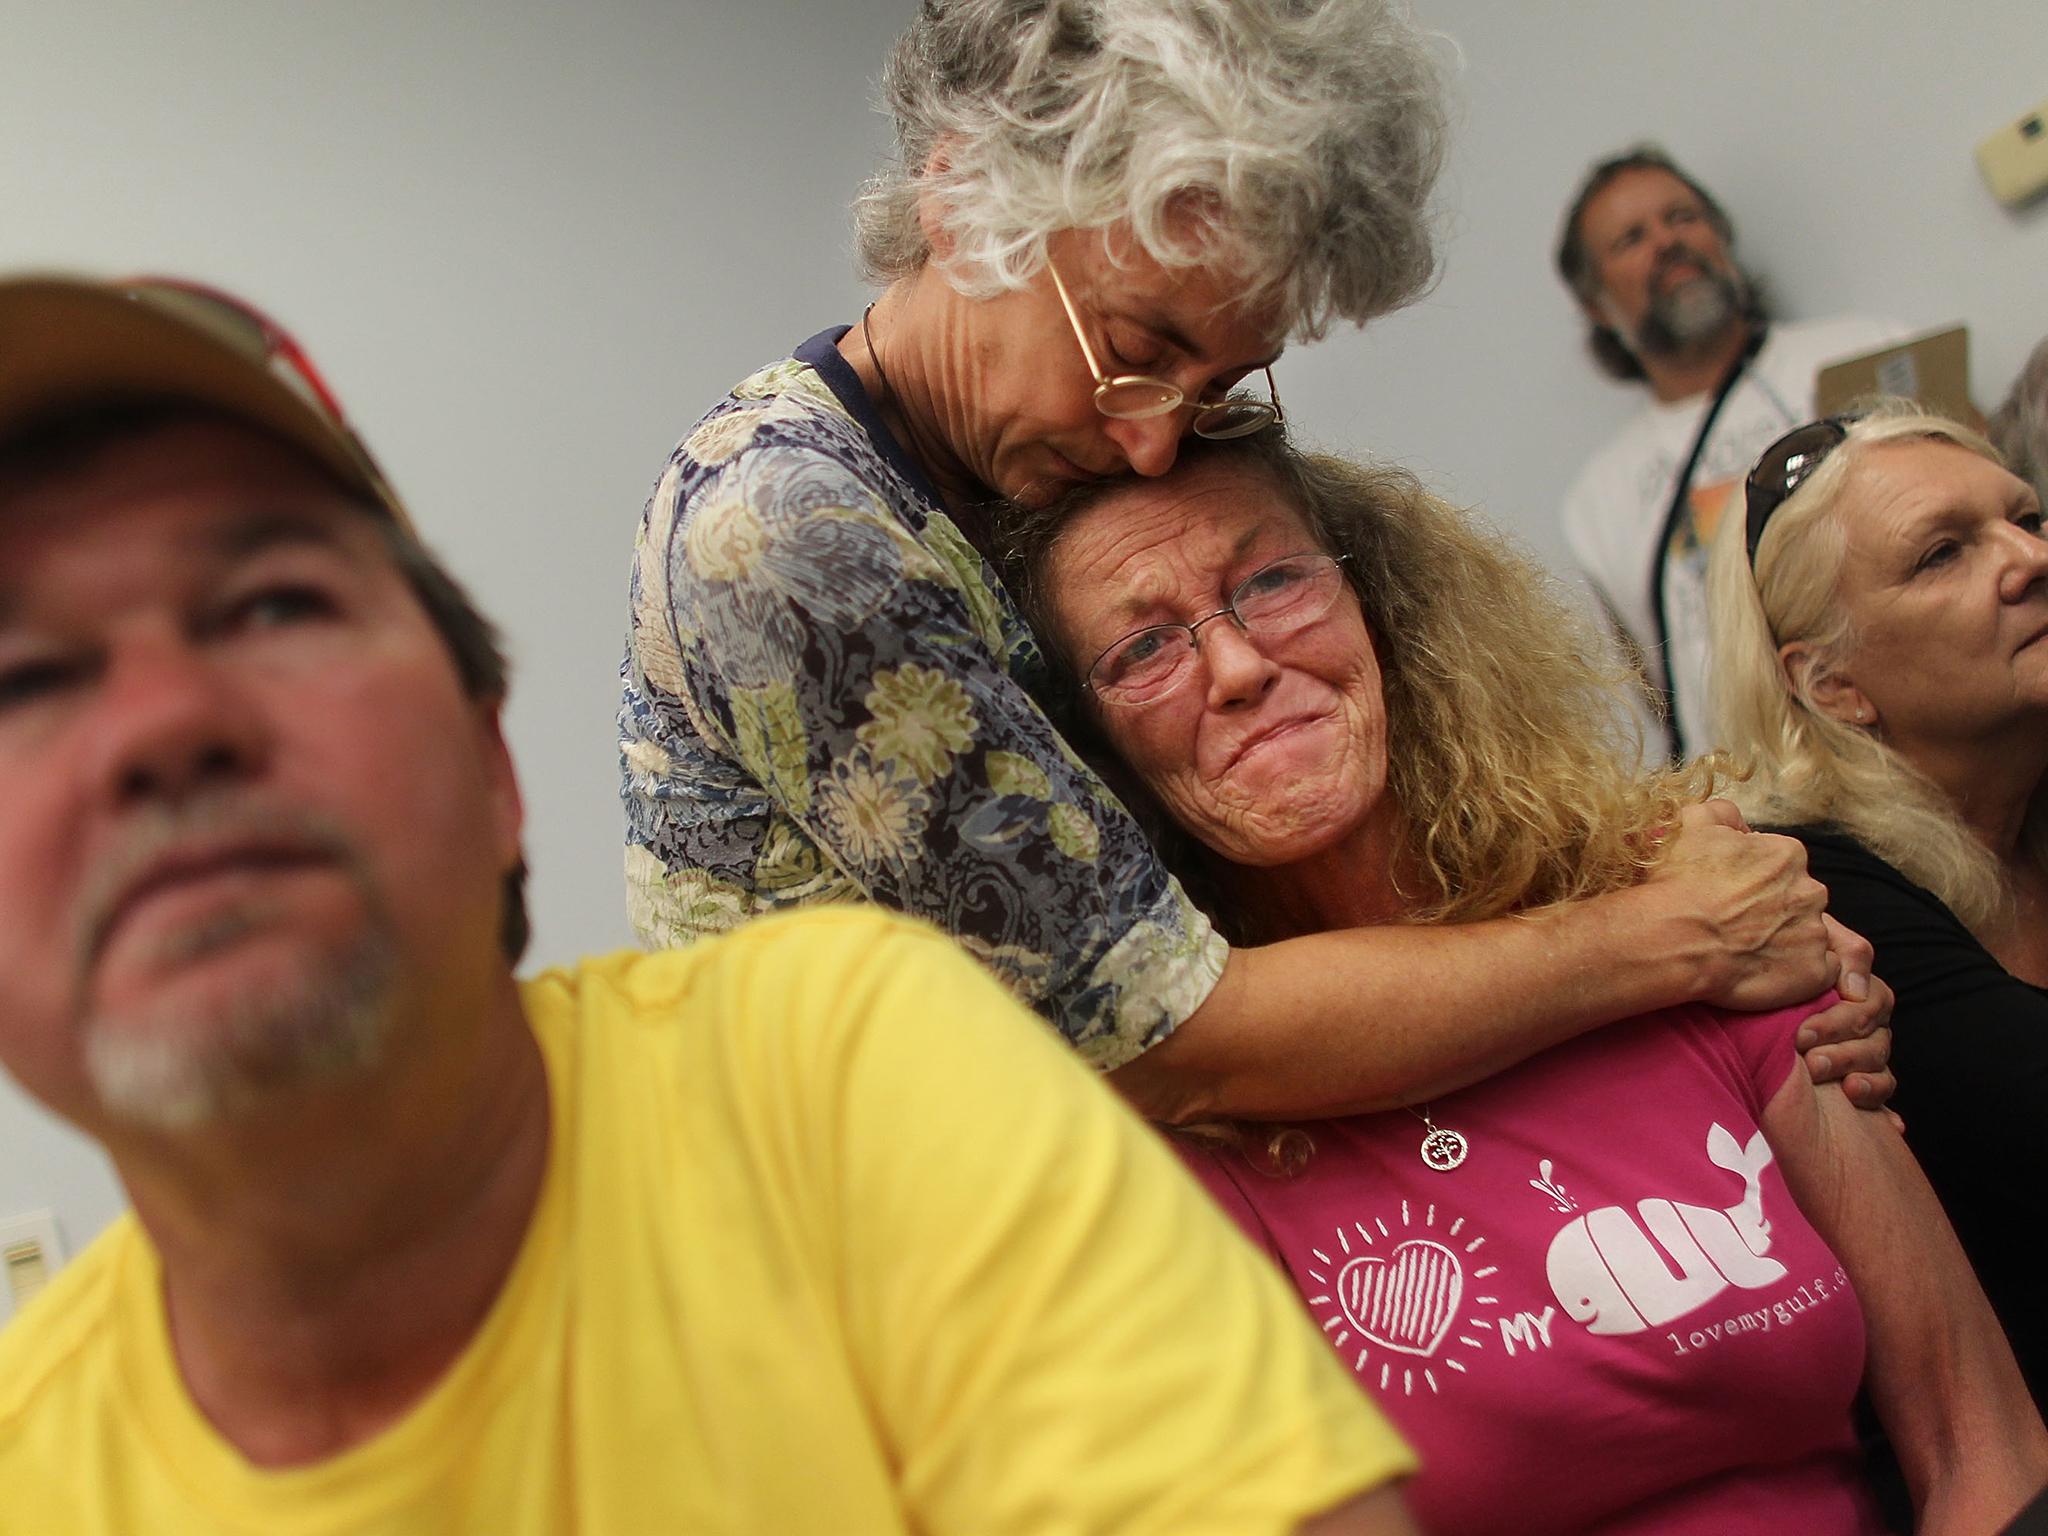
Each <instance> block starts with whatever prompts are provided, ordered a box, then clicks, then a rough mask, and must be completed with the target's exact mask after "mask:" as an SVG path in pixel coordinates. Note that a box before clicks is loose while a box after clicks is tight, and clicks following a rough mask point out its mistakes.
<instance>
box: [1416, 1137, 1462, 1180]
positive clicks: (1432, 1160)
mask: <svg viewBox="0 0 2048 1536" xmlns="http://www.w3.org/2000/svg"><path fill="white" fill-rule="evenodd" d="M1465 1152H1466V1146H1465V1138H1464V1137H1462V1136H1460V1135H1459V1134H1458V1133H1457V1132H1456V1131H1447V1130H1445V1129H1444V1128H1443V1127H1442V1126H1440V1125H1432V1126H1431V1127H1430V1128H1429V1134H1428V1135H1426V1136H1424V1137H1423V1138H1422V1160H1423V1162H1425V1163H1427V1164H1428V1165H1429V1166H1430V1167H1432V1168H1434V1169H1435V1170H1436V1171H1437V1172H1438V1173H1449V1172H1450V1171H1451V1170H1452V1169H1453V1168H1455V1167H1457V1166H1458V1164H1460V1163H1462V1162H1464V1161H1465Z"/></svg>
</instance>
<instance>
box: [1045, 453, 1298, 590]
mask: <svg viewBox="0 0 2048 1536" xmlns="http://www.w3.org/2000/svg"><path fill="white" fill-rule="evenodd" d="M1315 548H1320V543H1319V541H1318V540H1316V538H1315V537H1314V535H1313V534H1312V532H1311V531H1310V526H1309V521H1308V519H1307V518H1305V517H1304V516H1303V515H1302V514H1301V512H1300V511H1299V510H1298V509H1297V508H1296V506H1295V505H1294V503H1293V501H1292V499H1291V498H1290V497H1289V496H1288V494H1287V493H1286V491H1285V490H1284V489H1283V488H1282V486H1281V485H1280V483H1279V482H1278V481H1277V480H1276V479H1275V478H1274V477H1273V475H1272V473H1271V472H1270V471H1269V470H1267V469H1266V468H1265V467H1264V466H1263V465H1260V464H1258V463H1256V462H1251V461H1245V460H1239V459H1226V458H1204V457H1191V458H1188V459H1184V460H1183V461H1182V462H1181V464H1180V465H1179V466H1177V467H1176V468H1175V469H1174V470H1172V471H1171V472H1170V473H1168V474H1166V475H1162V476H1159V477H1158V478H1156V479H1146V478H1141V477H1132V478H1128V479H1124V480H1120V481H1118V482H1117V483H1116V484H1115V485H1113V486H1111V487H1109V488H1107V489H1105V490H1103V491H1102V492H1100V493H1099V494H1098V495H1097V496H1096V497H1095V498H1094V499H1092V500H1091V501H1090V503H1089V504H1088V505H1087V506H1086V507H1085V508H1083V509H1081V510H1080V511H1078V512H1076V513H1075V514H1074V515H1073V516H1072V517H1071V518H1070V519H1069V520H1068V522H1067V523H1066V524H1065V526H1064V527H1063V528H1062V529H1061V531H1060V534H1059V537H1058V540H1057V542H1056V544H1055V545H1054V548H1053V551H1052V556H1051V560H1050V562H1049V564H1050V573H1049V574H1050V575H1051V578H1052V590H1053V595H1054V602H1055V604H1056V606H1057V609H1058V611H1059V614H1060V617H1061V619H1062V621H1063V622H1068V623H1071V622H1074V621H1075V620H1076V619H1077V618H1078V617H1079V616H1080V614H1081V612H1082V611H1083V610H1084V609H1089V610H1095V611H1100V610H1101V609H1103V608H1105V607H1113V608H1114V609H1115V610H1116V611H1120V612H1128V611H1130V610H1132V609H1134V608H1136V607H1138V606H1141V605H1143V604H1145V603H1147V602H1159V601H1170V600H1172V599H1174V598H1176V597H1179V596H1182V595H1186V594H1188V593H1190V592H1193V593H1200V592H1206V591H1208V590H1210V589H1212V588H1213V587H1214V586H1215V584H1216V583H1217V582H1218V581H1221V580H1223V579H1225V578H1226V577H1227V576H1228V574H1229V573H1230V572H1231V571H1232V570H1234V569H1235V567H1236V566H1238V565H1239V564H1241V563H1242V562H1243V561H1244V560H1245V559H1248V558H1251V557H1253V556H1255V555H1258V554H1265V555H1267V556H1268V557H1269V558H1277V557H1278V556H1279V555H1281V554H1291V553H1296V552H1299V551H1301V550H1304V549H1315Z"/></svg>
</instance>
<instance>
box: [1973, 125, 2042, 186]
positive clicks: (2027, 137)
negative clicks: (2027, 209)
mask: <svg viewBox="0 0 2048 1536" xmlns="http://www.w3.org/2000/svg"><path fill="white" fill-rule="evenodd" d="M1977 169H1978V170H1980V171H1982V172H1983V173H1984V184H1985V185H1986V186H1988V187H1989V188H1991V195H1992V196H1993V197H1995V198H1997V199H1998V200H1999V201H2000V202H2001V203H2004V204H2005V205H2006V206H2008V207H2012V206H2015V205H2017V204H2020V203H2024V202H2026V201H2027V200H2028V199H2029V198H2031V197H2034V196H2036V195H2037V194H2038V193H2040V191H2041V190H2042V189H2043V188H2044V187H2048V101H2044V102H2042V103H2041V104H2040V105H2039V106H2038V107H2036V108H2034V110H2033V111H2031V112H2029V113H2027V114H2026V115H2025V116H2023V117H2021V118H2019V119H2018V120H2017V121H2015V122H2011V123H2007V124H2006V125H2005V126H2004V127H2003V128H2001V129H1999V130H1998V131H1997V132H1996V133H1994V134H1992V135H1991V136H1990V137H1989V138H1987V139H1986V140H1985V141H1984V142H1983V143H1981V144H1979V145H1978V146H1977Z"/></svg>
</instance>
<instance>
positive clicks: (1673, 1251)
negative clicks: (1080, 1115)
mask: <svg viewBox="0 0 2048 1536" xmlns="http://www.w3.org/2000/svg"><path fill="white" fill-rule="evenodd" d="M1812 1011H1814V1010H1813V1007H1800V1008H1796V1009H1790V1010H1786V1011H1783V1012H1779V1013H1773V1014H1760V1015H1759V1014H1735V1013H1723V1012H1720V1011H1718V1010H1714V1009H1709V1008H1701V1007H1688V1008H1676V1009H1671V1010H1668V1011H1666V1012H1663V1013H1656V1014H1649V1015H1645V1016H1644V1017H1642V1018H1640V1019H1635V1020H1631V1021H1630V1022H1628V1023H1624V1024H1616V1025H1613V1026H1611V1027H1610V1028H1607V1029H1602V1030H1596V1031H1594V1032H1593V1033H1592V1034H1590V1035H1587V1036H1584V1037H1583V1038H1581V1039H1579V1040H1576V1041H1573V1042H1572V1043H1570V1044H1568V1045H1564V1046H1560V1047H1558V1048H1557V1049H1555V1050H1552V1051H1547V1052H1545V1053H1544V1054H1543V1055H1541V1056H1538V1057H1536V1058H1535V1059H1534V1060H1532V1061H1529V1062H1527V1063H1525V1064H1524V1065H1522V1066H1520V1067H1517V1068H1514V1069H1513V1070H1511V1071H1508V1072H1504V1073H1502V1074H1500V1075H1499V1076H1498V1077H1495V1078H1492V1079H1490V1080H1489V1081H1487V1082H1484V1083H1481V1084H1479V1085H1478V1086H1476V1087H1474V1088H1469V1089H1467V1090H1465V1091H1464V1092H1463V1093H1458V1094H1453V1095H1450V1096H1448V1097H1446V1098H1443V1099H1440V1100H1437V1101H1436V1102H1434V1103H1433V1104H1432V1105H1431V1106H1430V1114H1431V1116H1432V1118H1433V1119H1434V1120H1435V1122H1436V1124H1437V1125H1438V1126H1439V1127H1442V1128H1445V1129H1449V1130H1455V1131H1458V1132H1460V1133H1461V1134H1462V1135H1463V1136H1464V1137H1465V1138H1466V1141H1467V1143H1468V1152H1467V1155H1466V1158H1465V1161H1464V1162H1463V1163H1462V1164H1461V1165H1460V1166H1458V1167H1457V1168H1455V1169H1452V1170H1450V1171H1448V1172H1438V1171H1436V1170H1434V1169H1432V1168H1429V1167H1427V1166H1425V1165H1424V1163H1423V1161H1422V1158H1421V1154H1420V1147H1421V1143H1422V1139H1423V1136H1424V1128H1423V1123H1422V1121H1421V1119H1420V1117H1419V1116H1417V1115H1416V1114H1414V1113H1413V1112H1411V1111H1407V1110H1397V1111H1394V1112H1392V1113H1389V1114H1383V1115H1361V1116H1356V1117H1353V1118H1350V1119H1345V1120H1333V1121H1326V1122H1321V1123H1318V1124H1316V1125H1313V1126H1310V1127H1307V1129H1308V1130H1309V1132H1310V1134H1311V1135H1312V1137H1313V1139H1314V1141H1315V1148H1316V1150H1315V1156H1314V1159H1313V1161H1312V1162H1311V1163H1310V1164H1309V1167H1308V1169H1307V1171H1306V1172H1305V1173H1303V1174H1302V1175H1300V1176H1299V1177H1297V1178H1293V1179H1283V1178H1276V1177H1272V1176H1270V1175H1266V1174H1263V1173H1261V1172H1259V1171H1257V1170H1255V1169H1254V1168H1252V1167H1251V1166H1249V1165H1248V1164H1247V1163H1246V1162H1245V1161H1244V1159H1243V1158H1241V1157H1239V1156H1238V1155H1236V1154H1235V1153H1232V1152H1230V1151H1227V1150H1220V1149H1214V1148H1210V1147H1206V1146H1204V1145H1202V1144H1200V1143H1196V1142H1191V1141H1189V1140H1187V1139H1185V1138H1175V1145H1176V1147H1177V1148H1178V1149H1179V1150H1180V1152H1181V1154H1182V1156H1183V1157H1185V1158H1186V1159H1187V1161H1188V1163H1189V1165H1190V1166H1191V1167H1192V1168H1193V1169H1194V1171H1195V1173H1196V1174H1197V1176H1199V1177H1200V1178H1201V1180H1202V1181H1203V1183H1204V1184H1206V1185H1207V1186H1208V1188H1209V1190H1210V1191H1211V1192H1212V1193H1213V1194H1214V1195H1215V1196H1216V1197H1217V1199H1218V1200H1220V1201H1221V1202H1222V1203H1223V1205H1224V1206H1225V1208H1226V1209H1228V1210H1229V1211H1230V1212H1231V1214H1232V1215H1234V1216H1235V1217H1236V1218H1237V1220H1238V1222H1239V1224H1240V1225H1242V1226H1243V1227H1244V1228H1245V1229H1246V1230H1247V1231H1248V1232H1249V1233H1251V1235H1252V1236H1253V1237H1254V1238H1255V1239H1256V1240H1258V1241H1260V1242H1262V1243H1264V1244H1265V1246H1266V1247H1267V1249H1268V1250H1269V1251H1270V1252H1271V1253H1272V1254H1273V1255H1274V1257H1275V1258H1277V1259H1278V1260H1279V1261H1280V1263H1281V1264H1282V1265H1283V1266H1284V1267H1285V1268H1286V1270H1287V1271H1288V1273H1289V1274H1290V1275H1291V1276H1292V1277H1293V1279H1294V1282H1295V1284H1296V1285H1297V1286H1299V1287H1300V1289H1301V1294H1302V1296H1303V1297H1304V1298H1305V1299H1306V1301H1307V1304H1308V1308H1309V1311H1310V1313H1311V1314H1312V1315H1313V1316H1314V1317H1315V1319H1316V1321H1317V1323H1318V1324H1320V1325H1321V1327H1322V1329H1323V1332H1324V1333H1325V1334H1326V1335H1328V1337H1329V1340H1330V1343H1331V1345H1332V1346H1333V1347H1334V1348H1335V1349H1336V1350H1337V1352H1338V1353H1339V1354H1340V1355H1341V1356H1342V1357H1343V1359H1344V1361H1345V1363H1346V1364H1347V1365H1349V1366H1350V1367H1351V1368H1352V1370H1353V1371H1354V1373H1355V1374H1356V1375H1357V1378H1358V1381H1359V1384H1360V1385H1361V1386H1362V1387H1363V1388H1364V1389H1365V1390H1366V1391H1367V1392H1369V1393H1370V1394H1371V1395H1372V1397H1373V1399H1374V1401H1376V1402H1377V1403H1378V1404H1379V1405H1380V1407H1381V1408H1382V1409H1384V1410H1385V1411H1386V1413H1387V1414H1388V1415H1389V1416H1390V1417H1391V1418H1392V1419H1393V1420H1394V1422H1395V1424H1396V1425H1398V1426H1399V1428H1400V1430H1401V1433H1402V1434H1403V1435H1405V1436H1406V1437H1407V1438H1408V1441H1409V1443H1410V1444H1412V1445H1413V1446H1414V1447H1415V1448H1416V1450H1417V1451H1418V1452H1420V1453H1421V1456H1422V1473H1421V1475H1420V1476H1419V1477H1417V1478H1416V1479H1415V1481H1414V1483H1413V1484H1412V1486H1411V1487H1410V1489H1409V1491H1408V1498H1409V1502H1410V1504H1411V1506H1412V1508H1413V1509H1414V1511H1415V1515H1416V1518H1417V1519H1418V1520H1420V1521H1421V1522H1422V1524H1423V1525H1424V1526H1426V1527H1427V1528H1428V1529H1429V1530H1431V1531H1433V1532H1438V1533H1450V1532H1466V1531H1469V1532H1474V1533H1495V1532H1499V1531H1502V1530H1508V1529H1512V1530H1515V1531H1517V1532H1523V1533H1529V1536H1535V1533H1540V1532H1545V1531H1557V1532H1565V1531H1572V1532H1578V1531H1588V1532H1590V1531H1598V1532H1601V1533H1605V1536H1612V1533H1623V1532H1629V1533H1635V1532H1644V1533H1647V1532H1656V1533H1658V1536H1693V1533H1697V1536H1709V1533H1711V1536H1738V1533H1746V1532H1757V1533H1778V1532H1785V1531H1798V1532H1801V1533H1802V1536H1828V1533H1836V1532H1864V1531H1879V1530H1882V1529H1883V1526H1882V1524H1881V1522H1880V1521H1879V1520H1878V1517H1877V1514H1876V1510H1875V1508H1874V1506H1873V1505H1872V1503H1871V1501H1870V1499H1869V1496H1868V1494H1867V1492H1866V1491H1865V1489H1864V1485H1863V1479H1862V1476H1861V1473H1860V1469H1859V1468H1860V1464H1859V1461H1858V1456H1857V1451H1856V1446H1855V1439H1854V1435H1853V1433H1852V1431H1851V1428H1850V1420H1849V1408H1850V1402H1851V1400H1852V1399H1853V1398H1854V1396H1855V1394H1856V1389H1857V1385H1858V1383H1859V1382H1860V1381H1861V1380H1862V1377H1863V1311H1862V1308H1861V1306H1860V1305H1859V1304H1858V1303H1857V1300H1856V1293H1855V1291H1854V1290H1853V1289H1852V1288H1851V1287H1850V1285H1849V1281H1848V1276H1847V1275H1846V1274H1845V1273H1844V1272H1843V1270H1842V1267H1841V1265H1840V1263H1839V1262H1837V1260H1836V1258H1835V1256H1834V1254H1833V1253H1832V1252H1831V1251H1829V1249H1828V1246H1827V1244H1826V1243H1824V1242H1823V1241H1822V1240H1821V1238H1820V1234H1819V1233H1817V1232H1815V1231H1814V1229H1813V1227H1812V1226H1811V1224H1809V1223H1808V1222H1807V1220H1806V1218H1805V1217H1804V1216H1803V1215H1801V1213H1800V1211H1799V1208H1798V1207H1797V1206H1795V1205H1794V1204H1793V1203H1792V1197H1791V1195H1790V1193H1789V1192H1788V1191H1787V1190H1786V1187H1785V1180H1784V1177H1783V1175H1782V1174H1781V1173H1780V1171H1779V1169H1778V1166H1777V1163H1776V1161H1775V1160H1774V1158H1773V1157H1772V1154H1771V1149H1770V1147H1769V1145H1768V1144H1767V1143H1766V1142H1765V1140H1764V1137H1763V1133H1762V1132H1761V1131H1760V1130H1759V1129H1758V1125H1759V1122H1760V1120H1761V1118H1762V1111H1763V1106H1764V1105H1765V1104H1766V1103H1767V1102H1768V1101H1769V1100H1770V1098H1771V1096H1772V1094H1774V1093H1775V1092H1776V1091H1777V1090H1778V1088H1779V1087H1780V1086H1781V1085H1782V1084H1783V1083H1784V1081H1785V1077H1786V1074H1787V1073H1788V1072H1789V1071H1790V1070H1791V1069H1792V1067H1793V1065H1794V1062H1795V1060H1796V1058H1795V1055H1794V1052H1793V1036H1794V1034H1795V1032H1796V1030H1797V1026H1798V1024H1799V1021H1800V1020H1802V1019H1804V1018H1805V1017H1806V1016H1807V1015H1808V1014H1809V1013H1811V1012H1812Z"/></svg>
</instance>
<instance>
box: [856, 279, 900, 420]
mask: <svg viewBox="0 0 2048 1536" xmlns="http://www.w3.org/2000/svg"><path fill="white" fill-rule="evenodd" d="M874 312H875V306H874V304H873V303H872V302H870V303H869V305H868V307H867V308H866V309H864V310H862V311H861V312H860V339H861V340H862V341H863V342H865V343H866V344H867V349H868V361H869V362H871V363H873V364H874V365H875V377H876V378H878V379H880V380H881V381H882V398H881V399H880V400H877V401H876V402H875V404H876V405H882V404H884V403H885V402H887V401H888V400H890V399H892V398H894V396H895V394H896V391H895V390H893V389H891V388H890V387H889V375H888V374H886V373H884V372H883V371H882V354H881V353H879V352H877V351H876V350H875V334H874V332H873V331H870V330H869V329H868V316H869V315H872V314H873V313H874Z"/></svg>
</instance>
